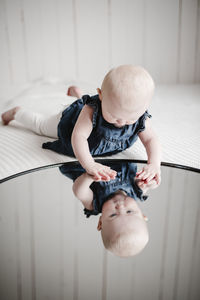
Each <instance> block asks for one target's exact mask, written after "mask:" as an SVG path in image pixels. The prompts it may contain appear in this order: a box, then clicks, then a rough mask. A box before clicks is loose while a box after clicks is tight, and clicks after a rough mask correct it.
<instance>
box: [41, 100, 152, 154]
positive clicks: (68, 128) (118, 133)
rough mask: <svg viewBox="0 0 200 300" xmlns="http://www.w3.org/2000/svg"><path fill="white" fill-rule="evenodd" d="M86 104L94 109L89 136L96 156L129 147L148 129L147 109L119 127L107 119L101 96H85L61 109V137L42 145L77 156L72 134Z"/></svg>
mask: <svg viewBox="0 0 200 300" xmlns="http://www.w3.org/2000/svg"><path fill="white" fill-rule="evenodd" d="M85 104H87V105H89V106H91V107H92V108H93V109H94V113H93V120H92V122H93V129H92V132H91V134H90V136H89V138H88V144H89V149H90V153H91V155H92V156H94V157H95V156H104V155H112V154H115V153H118V152H121V151H123V150H125V149H127V148H129V147H130V146H131V145H132V144H133V143H134V142H135V141H136V139H137V137H138V133H139V132H141V131H143V130H144V129H145V119H146V118H147V117H149V118H150V117H151V115H149V113H148V111H146V112H145V113H144V114H143V115H142V116H141V117H140V118H139V119H138V120H137V121H136V122H135V123H134V124H131V125H125V126H123V127H121V128H118V127H115V126H114V125H113V124H110V123H108V122H107V121H106V120H104V118H103V116H102V110H101V101H100V100H99V96H98V95H95V96H92V97H90V96H89V95H85V96H83V97H82V99H78V100H76V101H74V102H73V103H72V104H71V105H70V106H69V107H67V108H66V109H65V110H64V111H63V112H62V117H61V119H60V122H59V123H58V140H56V141H53V142H47V143H43V145H42V147H43V148H45V149H50V150H53V151H55V152H57V153H61V154H65V155H68V156H72V157H74V156H75V155H74V152H73V149H72V145H71V136H72V132H73V129H74V126H75V124H76V121H77V119H78V116H79V114H80V112H81V110H82V108H83V106H84V105H85Z"/></svg>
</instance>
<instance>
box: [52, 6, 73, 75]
mask: <svg viewBox="0 0 200 300" xmlns="http://www.w3.org/2000/svg"><path fill="white" fill-rule="evenodd" d="M55 9H56V16H57V24H58V25H57V26H58V32H57V34H58V47H59V66H60V67H59V77H60V78H64V79H70V80H71V79H76V78H77V74H76V69H77V57H76V53H77V49H75V47H76V43H75V41H76V39H77V36H76V31H75V26H76V24H75V23H76V22H77V20H76V19H75V18H74V6H73V0H70V1H66V0H59V1H57V6H56V8H55Z"/></svg>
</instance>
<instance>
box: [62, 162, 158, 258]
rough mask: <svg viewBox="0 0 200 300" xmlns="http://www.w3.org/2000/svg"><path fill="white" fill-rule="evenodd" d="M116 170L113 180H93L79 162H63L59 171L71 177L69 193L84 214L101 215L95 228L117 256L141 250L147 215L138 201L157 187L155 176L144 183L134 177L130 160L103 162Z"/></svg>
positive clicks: (143, 244)
mask: <svg viewBox="0 0 200 300" xmlns="http://www.w3.org/2000/svg"><path fill="white" fill-rule="evenodd" d="M105 164H106V165H107V166H110V167H111V168H112V169H113V170H115V171H116V177H115V179H113V180H111V181H106V182H104V181H99V182H96V181H94V179H93V178H92V176H90V175H89V174H87V173H85V171H84V169H83V168H82V167H81V166H80V165H71V164H67V165H63V166H61V167H60V171H61V173H62V174H63V175H65V176H67V177H69V178H71V179H73V181H74V184H73V192H74V194H75V196H76V197H77V198H78V199H79V200H80V201H81V202H82V204H83V206H84V207H85V209H84V211H85V214H86V216H87V217H90V216H91V215H97V214H101V216H100V218H99V222H98V226H97V230H99V231H101V236H102V240H103V243H104V246H105V248H106V249H107V250H109V251H110V252H112V253H113V254H115V255H117V256H120V257H129V256H133V255H136V254H138V253H139V252H141V251H142V250H143V249H144V247H145V246H146V245H147V243H148V240H149V234H148V228H147V224H146V220H147V218H146V217H145V216H144V215H143V214H142V212H141V209H140V207H139V205H138V204H137V202H138V200H140V201H144V200H146V199H147V196H146V195H144V193H146V191H147V190H148V189H149V188H151V189H153V188H155V187H157V183H156V181H155V179H152V180H151V181H149V182H148V183H144V181H142V180H140V179H136V180H135V175H136V171H137V166H136V164H135V163H132V162H124V161H122V162H118V163H116V162H110V163H109V162H105Z"/></svg>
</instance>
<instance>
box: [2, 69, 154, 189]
mask: <svg viewBox="0 0 200 300" xmlns="http://www.w3.org/2000/svg"><path fill="white" fill-rule="evenodd" d="M97 91H98V95H96V96H93V97H90V96H88V95H85V96H83V97H82V99H79V100H77V101H75V102H73V103H72V104H71V105H70V106H69V107H67V108H66V109H65V110H64V111H63V112H60V113H59V114H56V115H52V116H51V117H49V118H45V117H44V116H41V115H39V114H35V113H33V112H32V111H27V110H25V109H23V108H19V107H15V108H13V109H12V110H10V111H7V112H5V113H4V114H3V115H2V119H3V122H4V124H8V123H9V122H10V121H11V120H13V119H15V120H17V121H18V122H21V123H22V124H24V126H25V127H27V128H29V129H31V130H33V131H35V132H36V133H38V134H41V135H46V136H50V137H53V138H58V140H57V141H54V142H52V143H51V142H48V143H45V144H43V148H46V149H51V150H53V151H56V152H58V153H63V154H66V155H69V156H74V155H75V156H76V157H77V159H78V160H79V162H80V163H81V165H82V166H83V167H84V169H85V170H86V172H87V173H88V174H90V175H92V176H93V178H94V179H95V180H98V179H102V180H109V179H112V178H114V177H115V172H113V171H112V170H111V169H110V168H109V167H107V166H104V165H102V164H100V163H97V162H95V160H94V158H93V157H95V156H102V155H111V154H114V153H117V152H120V151H123V150H125V149H127V148H128V147H130V146H131V145H132V144H133V143H134V142H135V141H136V139H137V137H138V136H139V138H140V140H141V141H142V143H143V145H144V146H145V148H146V152H147V156H148V162H147V165H146V166H145V167H144V168H143V169H142V170H141V171H140V172H139V174H138V178H140V179H143V180H145V179H146V182H148V181H150V180H151V179H153V178H155V180H156V181H157V183H158V184H159V182H160V146H159V142H158V140H157V137H156V135H155V133H154V131H153V129H152V127H151V122H150V120H149V117H150V115H149V114H148V112H147V108H148V107H149V103H150V101H151V98H152V95H153V92H154V82H153V80H152V78H151V76H150V75H149V73H148V72H147V71H146V70H144V69H143V68H142V67H135V66H132V65H122V66H119V67H117V68H114V69H112V70H111V71H110V72H108V74H107V75H106V76H105V78H104V80H103V83H102V86H101V89H97ZM69 94H70V95H73V96H77V97H81V95H82V92H81V91H80V90H79V89H78V88H75V90H74V91H73V93H69ZM57 134H58V135H57ZM92 156H93V157H92Z"/></svg>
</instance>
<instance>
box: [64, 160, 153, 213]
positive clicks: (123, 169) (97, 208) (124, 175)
mask: <svg viewBox="0 0 200 300" xmlns="http://www.w3.org/2000/svg"><path fill="white" fill-rule="evenodd" d="M104 165H106V166H109V167H111V169H113V170H115V171H116V172H117V175H116V177H115V179H113V180H111V181H98V182H95V181H94V182H93V183H92V184H91V185H90V189H91V190H92V191H93V210H88V209H86V208H85V209H84V213H85V215H86V217H87V218H89V217H90V216H91V215H98V214H99V213H101V211H102V207H103V204H104V203H105V202H106V201H107V200H109V199H110V198H111V197H112V196H113V194H114V193H115V192H117V191H118V190H123V191H125V192H126V193H127V195H128V196H129V197H131V198H133V199H135V200H136V201H138V200H140V201H145V200H146V199H147V198H148V196H147V195H143V191H142V190H141V189H140V188H139V187H138V186H137V184H136V183H135V176H136V172H137V165H136V164H135V163H132V162H119V163H116V162H106V163H104ZM59 169H60V171H61V173H62V174H63V175H65V176H67V177H68V178H71V179H72V180H73V181H75V180H76V178H78V177H79V176H81V175H82V174H83V173H85V170H84V169H83V168H82V167H81V165H80V164H77V165H70V164H67V165H62V166H61V167H59Z"/></svg>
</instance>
